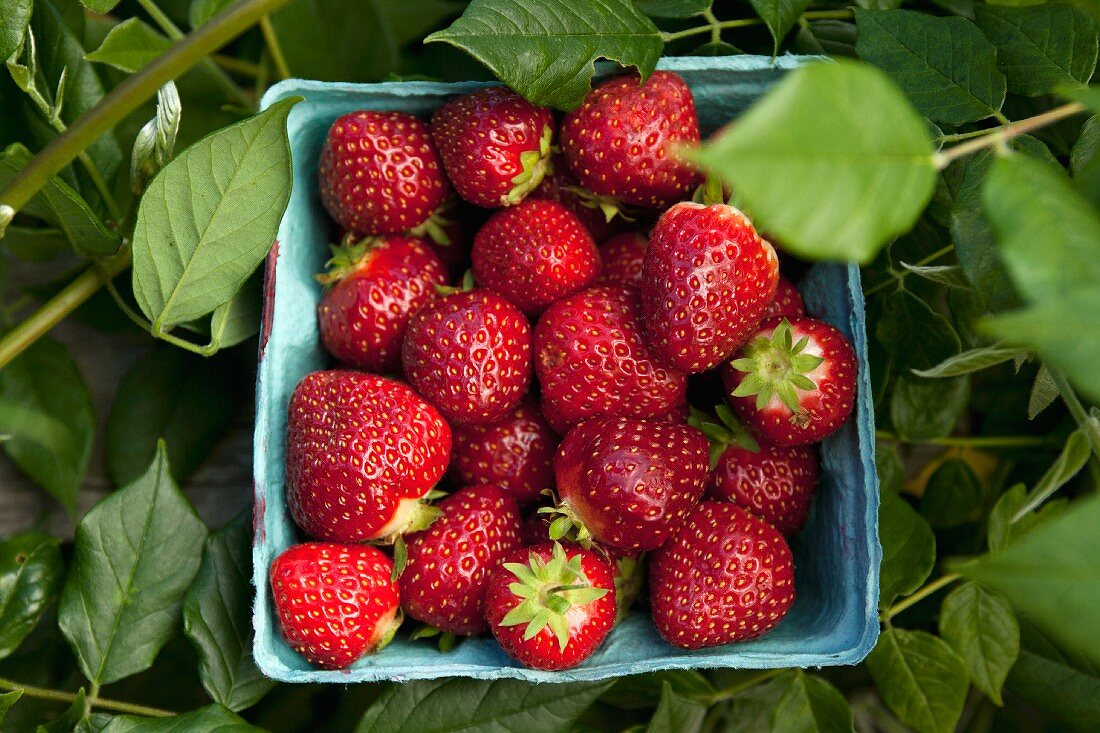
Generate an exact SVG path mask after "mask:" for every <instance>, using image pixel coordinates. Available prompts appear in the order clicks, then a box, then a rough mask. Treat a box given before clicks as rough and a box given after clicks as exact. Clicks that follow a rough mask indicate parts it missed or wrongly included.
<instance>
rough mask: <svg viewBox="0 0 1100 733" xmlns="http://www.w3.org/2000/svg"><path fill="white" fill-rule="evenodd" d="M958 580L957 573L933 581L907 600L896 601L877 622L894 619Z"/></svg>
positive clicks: (959, 576) (880, 615)
mask: <svg viewBox="0 0 1100 733" xmlns="http://www.w3.org/2000/svg"><path fill="white" fill-rule="evenodd" d="M960 578H962V576H961V575H959V574H958V573H951V574H949V575H945V576H943V577H942V578H940V579H939V580H935V581H933V582H931V583H929V584H928V585H925V586H924V587H922V588H920V589H919V590H917V591H916V592H915V593H913V595H911V596H909V597H908V598H905V599H902V600H901V601H898V602H897V603H895V604H894V605H892V606H890V607H889V608H888V609H886V610H885V611H883V612H882V613H881V614H879V620H880V621H882V622H884V623H886V622H889V621H890V619H892V618H894V616H897V615H898V614H899V613H901V612H902V611H904V610H905V609H907V608H909V607H910V606H912V605H914V604H916V603H920V602H921V601H923V600H924V599H925V598H927V597H928V596H930V595H932V594H933V593H935V592H936V591H938V590H942V589H943V588H946V587H947V586H949V585H951V584H952V583H954V582H955V581H956V580H959V579H960Z"/></svg>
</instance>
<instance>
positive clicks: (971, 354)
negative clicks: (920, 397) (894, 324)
mask: <svg viewBox="0 0 1100 733" xmlns="http://www.w3.org/2000/svg"><path fill="white" fill-rule="evenodd" d="M1023 355H1025V354H1024V352H1021V351H1020V350H1019V349H1010V348H1005V347H1004V346H981V347H979V348H977V349H970V350H969V351H964V352H962V353H961V354H955V355H954V356H949V357H947V358H946V359H944V360H943V361H941V362H940V363H939V364H937V365H936V366H934V367H932V368H931V369H914V370H913V371H914V373H915V374H916V375H917V376H920V377H929V378H938V377H957V376H959V375H960V374H971V373H973V372H980V371H982V370H983V369H988V368H989V367H991V366H995V365H997V364H1003V363H1004V362H1006V361H1012V360H1013V359H1016V358H1018V357H1020V356H1023Z"/></svg>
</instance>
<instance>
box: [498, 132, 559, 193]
mask: <svg viewBox="0 0 1100 733" xmlns="http://www.w3.org/2000/svg"><path fill="white" fill-rule="evenodd" d="M553 138H554V128H552V127H551V126H550V125H545V126H543V128H542V136H541V137H540V138H539V149H538V150H528V151H526V152H523V153H520V156H519V164H520V166H521V167H522V170H521V171H520V172H519V173H518V174H517V175H516V176H515V177H514V178H513V179H512V189H511V190H510V191H509V192H508V193H506V194H504V195H503V196H501V197H500V205H501V206H515V205H516V204H518V203H519V202H520V201H523V199H524V198H525V197H526V196H527V194H529V193H531V192H532V191H534V190H535V189H536V188H538V187H539V184H540V183H542V179H543V178H545V177H546V174H547V173H549V172H550V171H551V165H552V164H551V162H550V160H551V158H552V156H553V154H554V146H553V145H551V144H550V143H551V141H552V140H553Z"/></svg>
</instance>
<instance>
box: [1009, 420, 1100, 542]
mask: <svg viewBox="0 0 1100 733" xmlns="http://www.w3.org/2000/svg"><path fill="white" fill-rule="evenodd" d="M1086 429H1087V428H1085V427H1081V428H1078V429H1077V430H1075V431H1073V432H1072V433H1071V434H1070V436H1069V438H1068V439H1067V440H1066V444H1065V446H1063V447H1062V452H1061V453H1060V454H1059V455H1058V459H1057V460H1055V461H1054V463H1053V464H1052V465H1051V467H1050V468H1048V469H1047V471H1046V473H1044V474H1043V476H1042V478H1040V479H1039V481H1038V483H1036V484H1035V488H1034V489H1032V490H1031V493H1030V494H1029V495H1028V497H1027V501H1025V502H1024V504H1023V506H1021V507H1020V508H1019V509H1017V510H1016V513H1015V514H1013V515H1012V519H1011V520H1009V521H1018V520H1019V519H1020V518H1021V517H1022V516H1023V515H1024V514H1027V513H1028V512H1030V511H1033V510H1034V509H1037V508H1038V507H1039V506H1040V505H1041V504H1042V503H1043V502H1044V501H1046V500H1047V499H1049V498H1050V497H1051V496H1052V495H1053V494H1054V492H1056V491H1058V489H1060V488H1062V487H1063V486H1065V485H1066V484H1067V483H1068V482H1069V481H1070V479H1072V478H1073V477H1074V476H1076V475H1077V474H1078V472H1080V470H1081V469H1082V468H1084V467H1085V463H1087V462H1088V460H1089V456H1091V455H1092V445H1091V443H1089V438H1088V435H1086V434H1085V430H1086Z"/></svg>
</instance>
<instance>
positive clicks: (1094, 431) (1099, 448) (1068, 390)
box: [1047, 364, 1100, 460]
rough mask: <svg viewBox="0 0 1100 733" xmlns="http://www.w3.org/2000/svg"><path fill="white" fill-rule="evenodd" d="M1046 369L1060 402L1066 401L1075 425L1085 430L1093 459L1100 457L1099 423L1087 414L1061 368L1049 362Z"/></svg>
mask: <svg viewBox="0 0 1100 733" xmlns="http://www.w3.org/2000/svg"><path fill="white" fill-rule="evenodd" d="M1047 370H1048V371H1049V372H1050V378H1051V379H1052V380H1054V386H1056V387H1057V388H1058V393H1059V394H1061V395H1062V402H1064V403H1066V408H1067V409H1069V414H1071V415H1073V419H1074V420H1076V421H1077V425H1078V426H1079V427H1080V428H1081V429H1082V430H1083V431H1085V437H1087V438H1088V439H1089V444H1090V445H1091V446H1092V457H1093V460H1097V459H1100V423H1098V422H1097V420H1096V418H1094V417H1092V416H1091V415H1089V413H1088V411H1087V410H1086V409H1085V406H1084V405H1082V404H1081V400H1080V399H1078V397H1077V392H1076V391H1075V390H1074V389H1073V385H1072V384H1070V383H1069V379H1067V378H1066V375H1065V374H1064V373H1062V370H1060V369H1055V368H1054V367H1052V366H1051V365H1050V364H1047Z"/></svg>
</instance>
